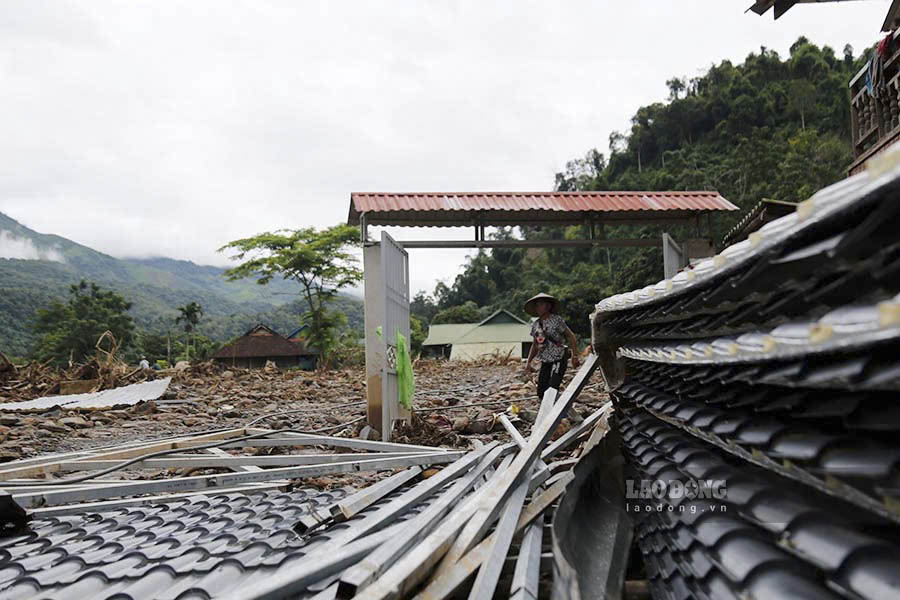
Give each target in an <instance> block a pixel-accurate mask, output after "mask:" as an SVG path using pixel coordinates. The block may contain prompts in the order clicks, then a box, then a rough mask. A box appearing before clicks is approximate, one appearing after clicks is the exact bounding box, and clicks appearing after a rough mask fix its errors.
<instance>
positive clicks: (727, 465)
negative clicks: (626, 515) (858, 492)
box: [615, 405, 900, 600]
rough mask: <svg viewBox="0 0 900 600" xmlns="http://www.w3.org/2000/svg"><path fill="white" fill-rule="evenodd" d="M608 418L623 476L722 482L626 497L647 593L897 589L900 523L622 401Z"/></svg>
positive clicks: (799, 594)
mask: <svg viewBox="0 0 900 600" xmlns="http://www.w3.org/2000/svg"><path fill="white" fill-rule="evenodd" d="M615 422H616V426H617V427H618V428H619V429H620V431H621V432H622V434H623V435H622V440H623V448H622V450H623V455H624V456H625V458H626V463H627V465H628V467H627V471H628V474H627V475H626V477H629V478H633V479H638V480H640V479H659V476H658V474H659V473H665V477H664V478H663V480H664V481H670V482H671V481H675V480H677V481H681V482H682V483H684V482H688V481H689V480H691V479H693V480H702V479H706V478H715V479H719V480H723V481H725V484H726V487H727V491H726V494H725V497H724V498H721V499H708V498H703V499H701V498H696V497H695V498H688V497H685V496H681V497H677V496H676V497H672V498H665V499H663V500H662V501H661V500H658V499H656V498H654V497H650V498H644V499H641V498H629V499H628V502H629V503H630V509H629V512H632V514H633V515H634V517H635V518H636V520H637V537H636V539H637V541H638V544H639V547H640V549H641V552H642V554H643V555H644V559H645V565H646V568H647V573H648V577H649V579H650V583H651V591H652V594H653V597H654V598H657V599H658V598H672V597H687V598H766V599H768V598H841V597H844V598H872V599H878V600H883V599H887V598H897V597H898V596H900V545H898V543H897V542H898V539H900V527H898V526H896V525H894V524H892V523H890V522H887V521H883V520H880V519H878V518H877V517H875V516H874V515H867V514H859V511H853V510H852V509H850V508H849V507H848V505H845V504H843V503H841V502H840V501H838V500H835V499H833V498H829V497H827V496H825V495H824V494H821V493H819V492H816V491H813V490H809V489H805V488H804V487H803V486H800V485H798V484H795V483H793V482H790V481H788V480H785V479H784V478H782V477H780V476H778V475H776V474H774V473H771V472H768V471H766V470H764V469H760V468H757V467H753V466H750V465H747V464H742V463H741V462H740V461H734V460H733V457H731V456H730V455H728V454H726V453H724V452H722V451H721V450H719V449H718V448H716V447H715V446H711V445H709V444H706V443H704V442H702V441H700V440H697V439H695V438H693V437H691V436H689V435H688V434H686V433H684V432H682V431H680V430H679V429H677V428H675V427H672V426H670V425H667V424H664V423H661V422H660V421H658V420H656V419H655V418H654V417H653V416H652V415H651V414H650V413H647V412H646V411H644V410H642V409H639V408H629V407H626V406H621V405H620V406H619V407H618V410H617V411H616V416H615ZM636 452H637V453H639V454H640V456H638V454H636ZM649 455H652V456H653V457H654V458H653V460H652V461H651V462H650V463H649V464H648V462H647V461H646V460H645V459H646V457H647V456H649ZM665 463H668V464H665ZM651 467H652V468H651ZM713 507H715V508H713ZM673 594H674V595H673Z"/></svg>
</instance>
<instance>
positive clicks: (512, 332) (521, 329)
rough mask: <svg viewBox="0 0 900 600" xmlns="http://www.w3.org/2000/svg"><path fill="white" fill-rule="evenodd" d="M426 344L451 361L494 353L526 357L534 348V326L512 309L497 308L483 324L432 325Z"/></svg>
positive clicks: (432, 351) (472, 358)
mask: <svg viewBox="0 0 900 600" xmlns="http://www.w3.org/2000/svg"><path fill="white" fill-rule="evenodd" d="M423 345H424V346H425V347H426V348H427V349H428V350H430V351H431V353H432V354H435V355H439V356H448V357H449V358H450V360H476V359H479V358H483V357H487V356H492V355H495V354H499V355H501V356H506V355H510V356H517V357H525V356H528V351H529V350H530V349H531V325H530V324H529V323H527V322H526V321H523V320H522V319H520V318H519V317H517V316H515V315H514V314H512V313H511V312H509V311H506V310H498V311H497V312H495V313H494V314H492V315H491V316H489V317H488V318H487V319H485V320H484V321H482V322H480V323H448V324H440V325H432V326H431V327H429V328H428V337H427V338H425V342H424V344H423Z"/></svg>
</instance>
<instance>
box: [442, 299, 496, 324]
mask: <svg viewBox="0 0 900 600" xmlns="http://www.w3.org/2000/svg"><path fill="white" fill-rule="evenodd" d="M483 318H484V316H483V311H481V310H480V309H479V308H478V306H477V305H476V304H475V303H474V302H472V301H471V300H469V301H468V302H466V303H465V304H461V305H459V306H451V307H450V308H445V309H444V310H442V311H440V312H439V313H437V314H436V315H434V319H432V320H431V324H432V325H440V324H442V323H478V322H480V321H481V320H482V319H483Z"/></svg>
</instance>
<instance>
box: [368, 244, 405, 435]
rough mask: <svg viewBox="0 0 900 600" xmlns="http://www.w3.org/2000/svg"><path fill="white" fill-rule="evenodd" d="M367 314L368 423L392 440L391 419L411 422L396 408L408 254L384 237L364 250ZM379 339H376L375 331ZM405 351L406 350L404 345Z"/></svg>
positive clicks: (398, 405) (398, 404) (403, 328)
mask: <svg viewBox="0 0 900 600" xmlns="http://www.w3.org/2000/svg"><path fill="white" fill-rule="evenodd" d="M363 259H364V272H365V295H366V297H365V314H366V386H367V398H368V411H367V417H368V421H369V424H370V425H372V426H373V427H374V428H376V429H378V430H379V431H380V432H381V438H382V439H383V440H385V441H387V440H389V439H390V437H391V429H392V428H393V424H394V422H395V421H398V420H403V419H409V416H410V412H409V411H408V410H406V409H404V408H402V407H401V406H400V403H399V395H398V382H397V333H398V332H399V333H400V334H402V335H403V336H404V337H405V338H406V340H407V344H409V342H410V337H409V256H408V254H407V253H406V250H404V249H403V248H402V247H401V246H400V245H399V244H398V243H397V242H396V241H394V239H393V238H392V237H391V236H390V235H388V234H387V233H384V232H382V233H381V243H380V244H371V245H369V246H366V248H365V249H364V251H363ZM379 330H380V331H381V335H378V333H377V332H378V331H379ZM407 347H408V346H407Z"/></svg>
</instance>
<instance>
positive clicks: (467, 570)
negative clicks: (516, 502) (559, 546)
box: [415, 473, 575, 600]
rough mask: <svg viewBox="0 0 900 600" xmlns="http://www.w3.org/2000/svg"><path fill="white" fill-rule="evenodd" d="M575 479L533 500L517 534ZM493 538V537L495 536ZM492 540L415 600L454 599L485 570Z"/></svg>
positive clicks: (481, 545)
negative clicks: (484, 563) (456, 593)
mask: <svg viewBox="0 0 900 600" xmlns="http://www.w3.org/2000/svg"><path fill="white" fill-rule="evenodd" d="M574 478H575V475H574V474H572V473H567V477H566V478H565V479H563V480H560V481H558V482H557V483H556V484H554V485H553V486H552V487H550V488H548V489H547V490H546V491H545V492H543V493H542V494H540V495H539V496H538V497H537V498H532V500H531V502H529V503H528V505H527V506H526V507H525V510H523V511H522V514H521V515H520V516H519V522H518V524H517V525H516V532H519V531H521V530H522V529H524V528H525V527H526V526H527V525H528V524H530V523H531V522H532V521H534V520H535V519H537V518H538V517H539V516H540V515H542V514H543V513H544V511H545V510H547V509H548V508H550V506H552V505H553V504H554V503H555V502H556V501H557V499H558V498H559V497H560V496H561V495H562V493H563V492H564V491H565V489H566V486H568V485H569V482H571V481H572V480H573V479H574ZM491 535H492V536H493V534H491ZM490 544H491V540H490V537H489V538H487V539H485V540H482V541H481V542H480V543H479V544H478V545H477V546H475V548H473V549H472V550H470V551H469V552H468V553H467V554H466V555H465V556H464V557H463V558H462V559H461V560H459V561H458V562H457V563H456V564H455V565H454V567H453V569H451V570H450V571H448V572H447V573H445V574H444V575H441V576H438V577H435V578H433V579H432V580H431V582H429V584H428V586H427V587H426V588H425V589H424V590H422V591H421V592H419V593H418V594H417V595H416V596H415V600H444V599H445V598H448V597H450V596H452V595H453V594H454V593H455V592H456V590H458V589H459V588H460V586H462V584H463V583H465V582H466V580H468V579H469V578H470V577H471V576H472V575H474V574H475V571H476V570H478V568H479V567H480V566H481V563H482V562H483V561H484V560H485V559H486V558H487V557H488V549H489V547H490Z"/></svg>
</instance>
